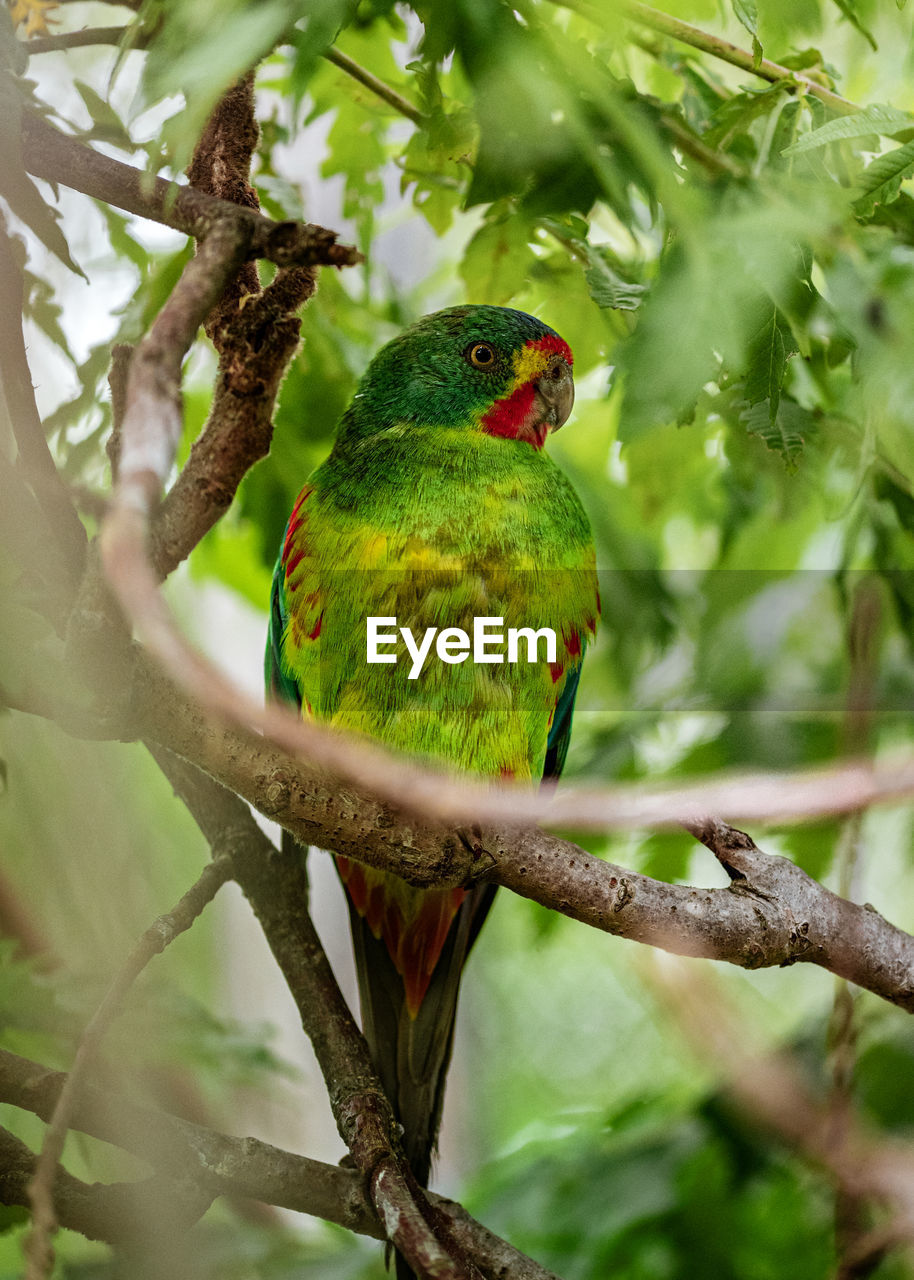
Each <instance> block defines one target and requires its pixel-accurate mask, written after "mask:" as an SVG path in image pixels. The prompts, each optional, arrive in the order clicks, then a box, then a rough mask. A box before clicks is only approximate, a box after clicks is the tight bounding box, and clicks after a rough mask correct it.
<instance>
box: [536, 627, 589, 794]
mask: <svg viewBox="0 0 914 1280" xmlns="http://www.w3.org/2000/svg"><path fill="white" fill-rule="evenodd" d="M583 658H584V654H583V652H582V653H581V660H582V661H583ZM580 678H581V662H578V663H577V664H576V665H575V666H573V667H571V668H569V670H568V673H567V675H566V676H565V684H564V687H563V688H562V693H561V696H560V697H559V700H558V703H557V704H556V708H555V714H554V716H553V717H552V727H551V728H550V730H549V737H548V738H547V740H546V759H545V761H544V762H543V781H545V780H546V779H547V778H558V776H559V775H560V774H561V772H562V769H563V768H564V767H565V757H566V755H567V754H568V743H569V741H570V740H571V720H572V717H573V715H574V700H575V698H576V697H577V695H578V681H579V680H580Z"/></svg>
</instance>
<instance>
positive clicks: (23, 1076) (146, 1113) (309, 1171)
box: [0, 1049, 554, 1280]
mask: <svg viewBox="0 0 914 1280" xmlns="http://www.w3.org/2000/svg"><path fill="white" fill-rule="evenodd" d="M66 1078H67V1077H66V1075H65V1074H64V1073H63V1072H61V1071H50V1070H48V1068H46V1067H43V1066H42V1065H41V1064H40V1063H38V1062H33V1061H31V1060H29V1059H28V1058H21V1057H19V1056H18V1055H17V1054H14V1053H10V1052H8V1051H7V1050H3V1049H0V1102H5V1103H9V1104H11V1105H12V1106H15V1107H19V1108H22V1109H24V1110H27V1111H31V1112H33V1113H34V1114H35V1115H37V1116H40V1117H41V1118H42V1119H44V1120H47V1119H48V1118H49V1117H50V1115H51V1114H52V1112H53V1110H54V1105H55V1103H56V1100H57V1098H58V1096H59V1094H60V1091H61V1089H62V1088H63V1086H64V1084H65V1082H66ZM71 1127H72V1128H73V1129H77V1130H79V1131H80V1132H81V1133H87V1134H90V1135H91V1136H92V1137H95V1138H99V1139H101V1140H102V1141H103V1142H108V1143H111V1144H113V1145H116V1146H119V1147H120V1148H121V1149H122V1150H125V1151H129V1152H132V1153H133V1154H134V1155H136V1156H139V1157H140V1159H142V1160H144V1161H145V1162H147V1163H148V1164H150V1165H151V1166H152V1167H153V1168H155V1169H156V1170H158V1172H159V1173H160V1175H161V1176H162V1180H163V1182H165V1181H167V1180H169V1179H170V1180H172V1182H176V1183H177V1184H179V1185H182V1186H185V1185H186V1186H190V1185H192V1184H196V1186H197V1190H198V1192H199V1194H200V1197H201V1199H202V1198H204V1197H208V1198H212V1197H215V1196H245V1197H250V1198H251V1199H254V1200H259V1201H262V1202H264V1203H267V1204H272V1205H277V1206H279V1207H281V1208H284V1209H292V1210H295V1211H297V1212H299V1213H309V1214H313V1215H315V1216H317V1217H320V1218H325V1219H326V1220H327V1221H329V1222H335V1223H337V1224H338V1225H339V1226H342V1227H346V1228H347V1229H348V1230H350V1231H355V1232H358V1233H359V1234H360V1235H367V1236H372V1237H374V1238H376V1239H379V1240H380V1239H383V1238H384V1232H383V1230H382V1228H381V1226H380V1224H379V1222H378V1219H377V1215H376V1213H375V1211H374V1209H373V1208H372V1206H371V1204H370V1203H369V1201H368V1199H367V1196H366V1194H365V1182H364V1178H363V1177H362V1174H361V1173H360V1172H359V1170H357V1169H355V1168H343V1167H341V1166H339V1165H331V1164H324V1163H323V1162H322V1161H320V1160H310V1159H309V1158H308V1157H307V1156H300V1155H294V1154H293V1153H292V1152H289V1151H282V1150H280V1149H279V1148H277V1147H273V1146H270V1145H269V1144H268V1143H266V1142H260V1141H259V1140H258V1139H257V1138H237V1137H232V1136H229V1135H228V1134H224V1133H217V1132H215V1131H213V1130H212V1129H207V1128H204V1127H203V1126H202V1125H199V1124H192V1123H191V1122H190V1121H187V1120H183V1119H179V1118H178V1117H177V1116H174V1115H171V1114H169V1113H168V1112H164V1111H158V1110H155V1109H153V1108H150V1107H144V1106H140V1105H138V1104H137V1103H135V1102H132V1101H130V1100H129V1099H128V1098H126V1097H123V1096H121V1095H120V1094H118V1093H112V1092H111V1091H109V1090H102V1089H99V1088H95V1087H93V1086H91V1085H88V1084H87V1085H84V1086H83V1087H82V1088H81V1089H80V1091H79V1097H78V1098H77V1100H76V1105H75V1108H74V1111H73V1114H72V1117H71ZM139 1185H140V1186H141V1187H142V1186H144V1185H145V1184H143V1183H141V1184H139ZM428 1196H429V1199H430V1200H431V1202H432V1204H433V1205H434V1206H435V1208H436V1210H437V1211H438V1212H439V1213H442V1214H444V1215H446V1216H447V1217H448V1219H449V1221H450V1224H451V1230H452V1233H453V1234H454V1235H455V1236H456V1237H457V1238H459V1240H460V1242H461V1245H462V1246H463V1247H464V1248H465V1249H466V1250H467V1252H468V1253H469V1254H470V1256H472V1257H473V1258H474V1260H475V1261H476V1263H477V1265H479V1266H481V1267H483V1269H484V1270H487V1271H488V1272H490V1273H492V1274H494V1275H497V1276H498V1277H499V1278H500V1280H554V1278H553V1277H552V1274H551V1273H550V1272H547V1271H546V1270H545V1268H543V1267H540V1266H539V1265H538V1264H537V1263H535V1262H533V1261H532V1259H530V1258H527V1257H526V1256H525V1255H524V1254H522V1253H519V1252H518V1251H517V1250H516V1249H513V1248H512V1247H511V1246H510V1245H508V1244H507V1243H506V1242H505V1241H504V1240H501V1239H500V1238H499V1237H497V1236H494V1235H493V1234H492V1233H491V1232H490V1231H488V1230H487V1228H486V1227H484V1226H483V1225H482V1224H481V1223H479V1222H477V1221H476V1220H475V1219H473V1218H471V1217H470V1216H469V1215H468V1214H467V1212H466V1210H465V1209H463V1208H462V1207H461V1206H460V1205H458V1204H455V1203H454V1202H452V1201H450V1200H447V1199H445V1198H443V1197H440V1196H436V1195H435V1194H434V1193H433V1192H429V1193H428ZM0 1201H2V1194H0ZM72 1225H74V1227H75V1229H76V1230H82V1228H81V1227H80V1226H79V1225H78V1224H75V1223H74V1224H72Z"/></svg>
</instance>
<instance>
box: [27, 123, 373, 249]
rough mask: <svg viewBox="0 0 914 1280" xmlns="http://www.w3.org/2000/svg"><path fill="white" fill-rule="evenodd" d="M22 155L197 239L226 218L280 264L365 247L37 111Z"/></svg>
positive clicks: (37, 167) (32, 166)
mask: <svg viewBox="0 0 914 1280" xmlns="http://www.w3.org/2000/svg"><path fill="white" fill-rule="evenodd" d="M23 160H24V162H25V167H26V169H27V170H28V171H29V173H31V174H33V175H34V176H35V177H36V178H45V179H47V181H48V182H59V183H62V184H63V185H64V186H65V187H72V188H73V190H74V191H81V192H83V194H84V195H88V196H93V197H94V198H95V199H96V200H102V201H104V202H105V203H106V204H111V205H114V206H115V207H116V208H118V209H125V210H126V211H127V212H128V213H135V214H138V215H139V216H140V217H142V218H150V219H151V220H152V221H153V222H160V223H162V224H163V225H164V226H166V227H173V228H174V229H175V230H176V231H182V232H184V234H185V235H189V236H194V237H195V238H197V239H202V238H203V237H205V236H206V235H207V234H208V233H209V231H210V230H211V229H212V227H213V225H214V224H215V223H217V222H219V221H220V220H224V219H228V220H229V221H230V222H231V223H232V224H233V225H234V226H237V227H239V228H243V229H244V234H245V238H246V254H247V255H248V256H250V257H252V258H267V259H268V260H269V261H270V262H275V263H276V264H277V266H286V267H288V266H301V267H306V266H317V265H324V266H336V267H347V266H353V265H354V264H355V263H357V262H360V261H361V254H360V253H359V252H358V251H357V250H356V249H353V248H350V247H349V246H347V245H341V244H337V243H336V233H335V232H333V231H327V230H325V228H323V227H317V226H314V225H312V224H311V223H304V222H273V221H272V220H271V219H270V218H265V217H264V216H263V214H261V213H257V212H255V211H254V210H253V209H245V208H242V207H241V206H240V205H234V204H231V203H230V202H229V201H227V200H219V199H217V198H216V197H214V196H209V195H207V194H206V193H205V192H202V191H196V190H195V189H194V188H193V187H189V186H179V185H178V184H177V183H174V182H166V180H165V179H164V178H152V177H150V175H149V174H147V173H144V172H143V171H142V170H140V169H134V168H132V167H131V166H130V165H127V164H123V163H121V161H120V160H112V159H111V158H110V157H108V156H103V155H101V154H100V153H99V152H98V151H93V149H92V148H91V147H87V146H85V145H84V144H83V143H81V142H77V141H76V139H75V138H69V137H67V135H66V134H63V133H61V132H60V131H59V130H58V129H55V128H54V127H53V126H52V125H49V124H48V123H47V122H46V121H44V120H41V119H39V118H38V117H37V116H31V115H29V116H25V117H24V119H23Z"/></svg>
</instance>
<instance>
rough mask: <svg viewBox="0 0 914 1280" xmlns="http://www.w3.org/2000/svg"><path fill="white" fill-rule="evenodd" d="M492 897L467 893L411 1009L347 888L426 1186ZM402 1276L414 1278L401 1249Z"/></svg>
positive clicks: (378, 1051) (376, 1055) (383, 1060)
mask: <svg viewBox="0 0 914 1280" xmlns="http://www.w3.org/2000/svg"><path fill="white" fill-rule="evenodd" d="M433 892H434V891H433ZM494 896H495V886H494V885H477V886H476V887H475V888H473V889H471V890H469V891H468V892H467V893H466V895H465V897H464V899H463V901H462V903H461V905H460V907H459V909H458V911H457V914H456V915H455V916H454V919H453V921H452V922H451V925H450V929H449V930H448V934H447V937H446V939H445V942H444V946H443V947H442V949H441V954H440V956H439V958H438V962H437V964H436V965H435V968H434V970H433V972H432V975H431V980H430V981H429V984H428V989H427V990H426V992H425V995H424V996H423V998H422V1003H421V1004H420V1005H419V1008H418V1010H417V1012H416V1013H415V1016H412V1015H411V1014H410V1011H409V1009H408V1007H407V998H406V989H405V986H404V981H403V978H402V977H401V975H400V973H399V972H398V971H397V969H396V967H395V965H394V962H393V960H392V959H391V956H390V952H389V951H388V948H387V945H386V944H385V942H384V941H383V940H382V939H379V938H376V937H375V936H374V934H373V933H372V931H371V929H370V928H369V926H368V924H367V922H366V921H365V919H364V918H363V916H362V915H360V913H359V912H358V911H357V910H356V909H355V907H354V906H353V904H352V901H351V900H350V898H349V894H348V893H347V895H346V898H347V902H349V916H350V923H351V925H352V939H353V947H354V951H355V962H356V972H357V974H358V980H359V1000H360V1003H361V1007H362V1029H363V1031H364V1033H365V1038H366V1040H367V1041H368V1047H369V1049H370V1050H371V1055H372V1058H373V1060H374V1064H375V1067H376V1068H377V1071H378V1074H379V1076H380V1077H381V1083H382V1084H383V1086H384V1091H385V1093H386V1094H387V1096H388V1098H389V1099H390V1102H391V1104H392V1106H393V1109H394V1113H395V1114H396V1117H397V1119H398V1120H399V1122H400V1124H401V1125H402V1126H403V1149H404V1151H405V1153H406V1158H407V1159H408V1161H409V1164H410V1168H411V1169H412V1171H413V1174H414V1175H415V1177H416V1180H417V1182H419V1183H420V1184H421V1185H422V1186H423V1187H424V1186H426V1185H427V1184H428V1177H429V1172H430V1170H431V1161H432V1153H433V1151H434V1149H435V1143H436V1140H437V1136H438V1126H439V1124H440V1123H441V1109H442V1106H443V1103H444V1082H445V1077H446V1075H447V1068H448V1064H449V1062H450V1058H451V1049H452V1047H453V1043H454V1021H455V1017H456V1013H457V992H458V989H459V986H460V976H461V973H462V971H463V966H464V964H465V963H466V958H467V956H468V955H469V952H470V948H471V947H472V945H473V943H474V942H475V940H476V937H477V935H478V934H479V930H480V929H481V928H482V924H483V921H484V920H485V918H486V915H487V914H488V911H489V908H490V907H491V905H492V899H493V897H494ZM397 1280H415V1277H414V1275H413V1272H412V1271H411V1270H410V1268H409V1266H408V1264H407V1263H406V1262H405V1261H404V1259H402V1258H401V1257H400V1255H399V1254H398V1255H397Z"/></svg>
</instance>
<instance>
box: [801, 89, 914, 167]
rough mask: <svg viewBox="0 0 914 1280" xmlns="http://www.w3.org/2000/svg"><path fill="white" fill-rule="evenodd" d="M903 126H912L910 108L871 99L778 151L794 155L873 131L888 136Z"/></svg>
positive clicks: (913, 122)
mask: <svg viewBox="0 0 914 1280" xmlns="http://www.w3.org/2000/svg"><path fill="white" fill-rule="evenodd" d="M906 129H914V115H912V114H911V113H910V111H899V110H898V108H897V107H889V106H884V105H883V104H882V103H879V102H874V103H873V104H872V106H869V107H866V108H865V109H864V110H863V111H857V112H855V113H854V115H852V116H839V117H838V118H837V119H836V120H829V121H828V123H827V124H823V125H821V126H820V127H819V128H818V129H812V130H810V132H809V133H804V135H803V137H802V138H799V139H798V140H797V141H796V142H795V143H794V144H793V146H791V147H785V148H784V150H783V151H782V152H781V155H784V156H795V155H799V154H800V152H802V151H813V150H815V148H816V147H824V146H827V145H828V143H829V142H845V141H847V140H848V139H849V138H865V137H868V136H869V135H871V134H874V133H876V134H880V135H881V136H883V137H886V138H891V137H894V135H895V134H896V133H902V132H904V130H906Z"/></svg>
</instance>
